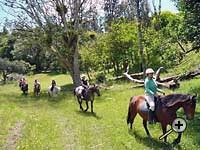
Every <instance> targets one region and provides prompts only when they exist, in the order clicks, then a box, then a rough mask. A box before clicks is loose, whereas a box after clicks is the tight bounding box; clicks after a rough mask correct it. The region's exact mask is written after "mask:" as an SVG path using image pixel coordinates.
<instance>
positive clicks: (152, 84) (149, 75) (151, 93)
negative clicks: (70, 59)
mask: <svg viewBox="0 0 200 150" xmlns="http://www.w3.org/2000/svg"><path fill="white" fill-rule="evenodd" d="M153 75H154V70H153V69H152V68H148V69H147V70H146V78H145V82H144V85H145V99H146V100H147V102H148V105H149V120H150V123H151V124H153V123H155V97H157V96H158V94H157V92H160V93H163V95H165V93H164V91H163V90H161V89H159V88H158V87H157V84H156V81H155V80H154V78H153ZM38 85H39V86H40V82H39V81H38V80H37V79H36V80H35V82H34V88H36V87H37V86H38ZM51 85H52V86H51V91H53V88H54V87H55V86H56V81H55V80H52V82H51ZM19 86H20V87H21V88H23V87H24V86H27V87H28V84H27V81H26V80H25V78H23V79H21V80H20V83H19ZM81 86H82V90H81V98H82V99H83V98H84V97H85V96H86V93H87V90H88V88H89V82H88V80H87V79H86V76H85V75H82V76H81Z"/></svg>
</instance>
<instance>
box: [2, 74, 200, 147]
mask: <svg viewBox="0 0 200 150" xmlns="http://www.w3.org/2000/svg"><path fill="white" fill-rule="evenodd" d="M34 79H39V80H40V82H41V85H42V93H41V95H40V96H39V97H34V96H33V92H32V89H33V87H31V84H30V83H33V81H34ZM51 79H55V80H56V81H57V84H58V85H60V86H61V87H62V92H61V94H60V95H59V96H56V97H54V98H48V95H47V92H46V91H47V90H46V89H47V87H48V86H49V85H50V81H51ZM28 82H29V86H30V92H29V95H28V96H27V97H25V96H23V95H21V91H20V90H19V87H18V84H17V83H13V84H7V85H0V125H1V128H0V149H3V146H5V144H6V143H7V141H8V138H9V136H10V135H11V134H12V130H13V129H14V128H15V127H16V124H17V123H19V122H21V123H23V126H22V127H21V131H20V133H18V134H21V136H20V138H19V139H18V140H17V142H16V143H14V144H15V145H16V149H18V150H47V149H48V150H71V149H72V150H82V149H83V150H88V149H95V150H98V149H99V150H125V149H128V150H151V149H156V150H157V149H160V150H162V149H166V150H169V149H180V150H181V149H183V150H184V149H186V150H191V149H193V150H196V149H200V134H199V131H200V103H199V102H197V109H196V117H195V119H194V120H193V121H190V122H188V128H187V130H186V132H184V134H183V137H182V141H181V143H180V144H179V145H178V146H176V147H172V146H171V145H170V144H165V143H164V142H162V141H159V139H158V138H159V136H160V135H161V134H162V132H161V127H160V125H159V124H156V125H155V126H149V129H150V132H151V134H152V136H153V139H148V138H147V137H146V134H145V131H144V129H143V126H142V120H141V118H140V117H139V116H137V117H136V120H135V122H134V127H133V130H129V127H128V126H127V125H126V115H127V110H128V103H129V98H130V96H132V95H141V94H143V92H144V90H143V89H142V88H141V89H133V88H130V87H131V86H132V84H131V83H118V84H113V85H112V86H111V87H110V89H108V90H103V89H101V94H102V96H101V97H96V99H95V102H94V112H95V113H94V114H92V113H90V109H89V112H86V113H84V112H82V111H80V110H79V106H78V103H77V101H76V99H75V98H74V96H73V94H72V92H71V89H72V85H71V79H70V77H69V76H68V75H55V74H38V75H34V76H30V77H28ZM199 91H200V78H197V79H193V80H190V81H185V82H181V88H180V89H178V90H176V91H173V92H174V93H192V92H197V93H199ZM173 92H172V91H169V90H166V93H167V94H169V93H173ZM199 98H200V97H198V100H200V99H199ZM179 115H180V116H182V115H183V114H182V111H179ZM175 137H176V134H172V135H170V136H169V138H168V141H169V142H170V143H171V142H172V141H173V140H174V139H175Z"/></svg>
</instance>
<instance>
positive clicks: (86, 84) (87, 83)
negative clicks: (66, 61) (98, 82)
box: [81, 74, 89, 98]
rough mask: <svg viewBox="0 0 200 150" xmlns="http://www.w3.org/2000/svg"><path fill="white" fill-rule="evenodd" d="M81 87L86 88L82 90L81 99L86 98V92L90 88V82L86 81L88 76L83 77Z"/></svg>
mask: <svg viewBox="0 0 200 150" xmlns="http://www.w3.org/2000/svg"><path fill="white" fill-rule="evenodd" d="M81 86H82V87H83V88H84V89H83V90H82V95H81V98H84V97H85V95H86V91H87V89H88V88H89V82H88V80H87V79H86V76H85V75H84V74H83V75H82V76H81Z"/></svg>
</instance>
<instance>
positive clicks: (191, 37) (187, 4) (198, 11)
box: [174, 0, 200, 53]
mask: <svg viewBox="0 0 200 150" xmlns="http://www.w3.org/2000/svg"><path fill="white" fill-rule="evenodd" d="M174 1H176V2H177V6H178V8H179V11H180V13H181V14H182V15H183V18H184V19H183V28H182V32H183V36H182V41H189V42H191V43H192V48H191V49H190V50H188V51H186V52H185V53H187V52H190V51H193V50H198V51H199V50H200V28H199V20H200V2H199V1H198V0H174Z"/></svg>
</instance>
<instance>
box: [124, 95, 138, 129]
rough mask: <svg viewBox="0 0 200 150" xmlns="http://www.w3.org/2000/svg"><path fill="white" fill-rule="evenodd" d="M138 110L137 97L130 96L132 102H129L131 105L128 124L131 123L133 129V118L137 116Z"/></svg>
mask: <svg viewBox="0 0 200 150" xmlns="http://www.w3.org/2000/svg"><path fill="white" fill-rule="evenodd" d="M136 114H137V112H136V99H135V97H134V96H133V97H131V98H130V103H129V107H128V115H127V120H126V121H127V124H129V123H130V124H131V129H132V124H133V120H134V118H135V116H136Z"/></svg>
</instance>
